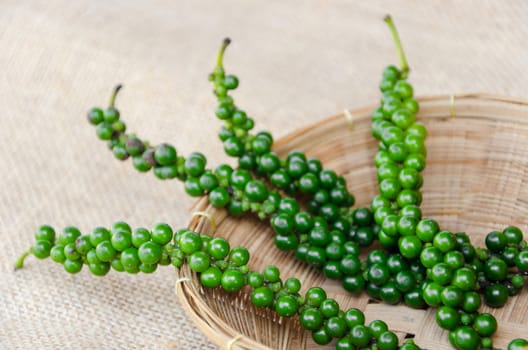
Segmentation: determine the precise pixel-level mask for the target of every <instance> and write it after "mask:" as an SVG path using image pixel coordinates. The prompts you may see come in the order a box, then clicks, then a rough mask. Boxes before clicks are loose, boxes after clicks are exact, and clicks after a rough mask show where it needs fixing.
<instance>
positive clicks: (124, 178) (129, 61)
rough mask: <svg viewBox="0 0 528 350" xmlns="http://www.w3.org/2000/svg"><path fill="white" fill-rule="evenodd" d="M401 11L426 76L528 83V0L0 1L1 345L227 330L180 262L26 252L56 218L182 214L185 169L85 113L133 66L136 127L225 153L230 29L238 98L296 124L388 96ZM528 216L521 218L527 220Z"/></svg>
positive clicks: (67, 221)
mask: <svg viewBox="0 0 528 350" xmlns="http://www.w3.org/2000/svg"><path fill="white" fill-rule="evenodd" d="M386 13H391V14H392V15H393V16H394V18H395V19H396V22H397V24H398V26H399V29H400V33H401V36H402V38H403V42H404V46H405V48H406V51H407V55H408V58H409V60H410V63H411V67H412V70H413V72H412V75H411V81H412V83H413V84H414V86H415V90H416V92H417V94H420V95H424V94H435V93H455V92H481V91H482V92H490V93H498V94H503V95H512V96H517V97H527V91H528V75H527V73H526V71H527V68H528V51H526V45H525V43H526V38H527V37H528V22H526V19H527V18H528V4H526V3H525V2H523V1H509V2H502V1H495V2H484V1H471V2H464V3H461V2H455V1H441V2H440V1H438V2H433V3H430V2H422V1H394V2H390V3H384V2H372V1H369V2H359V1H358V2H350V1H339V2H329V1H292V2H279V1H277V2H271V3H270V2H269V1H267V2H251V3H250V2H244V1H240V0H236V1H235V0H233V1H225V2H221V3H219V2H216V1H202V2H199V3H196V2H174V1H161V0H160V1H150V2H141V1H75V2H72V1H25V2H19V1H3V2H1V3H0V23H1V25H0V48H1V49H2V50H1V53H0V67H2V78H1V79H0V113H1V114H0V121H1V127H0V139H1V140H2V147H0V164H2V167H1V169H2V179H1V180H0V189H1V194H2V200H1V202H0V235H1V239H0V251H1V253H0V274H1V276H0V305H1V307H0V348H1V349H14V348H20V349H28V348H34V349H55V348H82V349H87V348H92V349H102V348H104V349H112V348H119V349H120V348H145V349H158V348H161V349H167V348H169V349H175V348H179V349H209V348H215V347H214V346H213V345H212V344H211V343H210V342H208V340H207V339H206V338H205V337H204V336H203V335H202V334H201V333H200V332H199V331H198V330H196V328H195V327H194V326H193V325H192V324H191V323H190V321H189V320H188V319H187V318H186V316H185V315H184V313H183V311H182V310H181V308H180V306H179V304H178V302H177V300H176V298H175V297H174V294H173V293H174V292H173V286H174V273H173V270H172V269H171V268H161V269H159V270H158V271H157V272H156V273H155V274H153V275H136V276H130V275H125V274H117V273H115V272H113V273H110V274H109V275H107V276H106V277H105V278H102V279H100V278H96V277H92V276H91V275H90V274H89V273H88V272H87V271H82V273H80V274H78V275H75V276H71V275H68V274H67V273H65V272H64V271H63V269H62V267H61V266H59V265H57V264H55V263H53V262H51V261H49V260H47V261H36V259H34V258H29V259H28V260H27V262H26V267H25V268H24V269H23V270H21V271H18V272H16V273H14V272H13V262H14V261H15V260H16V258H17V256H18V255H19V254H20V253H21V252H23V251H24V250H26V249H27V248H28V247H29V245H30V244H31V243H32V240H33V237H32V236H33V231H34V229H35V228H36V227H37V226H38V225H39V224H43V223H49V224H51V225H53V226H55V227H57V228H62V227H64V226H66V225H76V226H78V227H80V228H81V229H82V230H83V231H88V230H90V229H92V228H94V227H95V226H99V225H106V226H109V225H111V224H112V222H114V221H117V220H125V221H127V222H129V223H130V224H131V225H132V226H134V227H137V226H145V227H151V226H152V225H153V224H155V223H156V222H167V223H169V224H171V225H172V226H174V227H182V226H185V225H186V223H187V221H188V218H189V212H188V208H189V206H190V205H191V203H192V200H191V199H190V198H189V197H188V196H187V195H186V194H185V192H184V191H183V188H182V185H181V184H180V183H177V182H176V181H167V182H162V181H159V180H157V179H156V178H154V176H152V174H149V175H141V174H138V173H137V172H136V171H135V170H134V169H133V168H132V166H131V165H130V164H129V163H120V162H118V161H116V160H115V159H114V158H113V156H112V154H111V153H110V152H109V151H108V149H107V147H106V146H105V145H104V144H103V143H102V142H100V141H98V140H97V138H96V136H95V131H94V128H93V127H91V126H89V125H88V123H87V122H86V119H85V113H86V110H87V109H88V108H89V107H91V106H93V105H99V106H105V105H106V103H107V100H108V97H109V94H110V91H111V89H112V87H113V85H114V84H116V83H120V82H122V83H124V84H125V89H124V90H123V92H122V95H121V96H120V97H119V98H118V106H119V108H120V109H121V111H122V116H123V119H124V120H125V121H126V122H127V124H128V127H129V130H133V131H137V132H138V134H139V135H141V136H142V137H143V138H145V139H148V140H150V141H152V142H153V143H158V142H162V141H169V142H172V143H173V144H175V145H176V146H177V147H178V150H179V151H180V152H181V153H182V154H188V153H190V152H191V151H194V150H200V151H202V152H203V153H204V154H206V155H207V157H208V160H209V164H210V166H216V165H218V164H220V163H221V162H224V161H228V162H230V163H231V164H233V163H234V162H233V161H232V160H228V159H227V158H226V157H225V156H224V155H223V152H222V148H221V147H220V146H219V143H218V141H217V137H216V132H217V129H218V127H219V125H220V124H219V123H218V122H217V121H216V120H215V117H214V114H213V112H212V111H213V108H214V106H215V103H214V97H213V96H212V94H211V86H210V85H209V82H208V81H207V74H208V72H209V70H210V69H211V68H212V66H213V64H214V56H215V54H216V49H217V47H218V45H219V43H220V41H221V39H222V38H223V37H224V36H231V37H232V39H233V45H232V47H231V48H230V49H229V52H228V54H227V57H226V65H227V68H228V69H229V70H230V71H232V72H234V73H236V74H237V75H238V76H239V77H240V78H241V86H240V89H239V90H238V91H237V92H236V98H237V101H238V102H239V104H240V106H241V107H243V108H245V109H246V110H247V111H248V112H249V113H250V114H251V115H252V116H254V117H255V119H256V121H257V128H258V129H259V130H262V129H267V130H271V131H272V132H273V133H274V134H275V135H276V136H282V135H285V134H286V133H288V132H291V131H293V130H295V129H296V128H298V127H299V126H301V125H305V124H307V123H310V122H314V121H316V120H318V119H320V118H322V117H324V116H326V115H329V114H335V113H336V112H340V111H342V110H343V109H344V108H350V107H357V106H360V105H364V104H370V103H372V102H374V101H377V99H378V98H379V93H378V90H377V84H378V79H379V76H380V72H381V69H382V68H383V67H384V66H385V65H386V64H387V63H396V62H397V61H396V56H395V53H394V48H393V45H392V41H391V38H390V35H389V33H388V31H387V29H386V28H385V25H384V23H383V22H382V21H381V18H382V17H383V15H385V14H386ZM527 228H528V227H526V226H525V227H523V229H524V230H526V229H527Z"/></svg>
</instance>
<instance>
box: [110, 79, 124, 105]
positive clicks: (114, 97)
mask: <svg viewBox="0 0 528 350" xmlns="http://www.w3.org/2000/svg"><path fill="white" fill-rule="evenodd" d="M122 87H123V85H122V84H119V85H117V86H116V87H115V88H114V92H112V96H110V104H109V107H114V105H115V100H116V97H117V93H118V92H119V90H121V88H122Z"/></svg>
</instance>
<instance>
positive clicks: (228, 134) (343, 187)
mask: <svg viewBox="0 0 528 350" xmlns="http://www.w3.org/2000/svg"><path fill="white" fill-rule="evenodd" d="M229 43H230V40H229V39H225V40H224V42H223V45H222V46H221V48H220V51H219V53H218V58H217V65H216V67H215V69H214V70H213V72H212V73H211V74H210V76H209V80H210V81H211V82H213V84H214V93H215V95H216V97H217V99H218V107H217V108H216V111H215V113H216V116H217V117H218V118H219V119H221V120H223V121H224V126H222V128H221V130H220V133H219V137H220V140H221V141H222V142H223V143H224V150H225V152H226V153H227V154H228V155H230V156H233V157H237V158H238V164H239V166H240V168H241V169H246V170H250V171H252V172H254V173H255V174H257V175H258V176H260V177H263V178H264V179H266V180H268V181H270V182H271V184H272V185H273V186H274V187H276V188H277V189H280V190H282V191H284V192H285V193H287V194H288V195H292V196H293V195H297V194H303V195H304V196H305V198H306V199H307V201H308V208H309V209H310V212H311V213H312V214H314V215H321V216H325V215H326V216H330V218H329V219H334V220H335V219H336V218H337V216H338V215H339V210H338V209H339V208H345V209H346V208H349V207H350V206H352V205H353V204H354V201H355V199H354V196H353V195H352V194H351V193H350V192H348V190H347V184H346V181H345V179H344V178H343V177H341V176H337V175H336V174H335V172H334V171H332V170H323V168H322V165H321V161H320V160H318V159H316V158H309V159H307V157H306V155H304V153H302V152H300V151H295V152H292V153H290V154H289V155H288V157H287V158H286V159H280V158H279V156H278V155H277V154H276V153H275V152H273V151H272V150H271V148H272V146H273V136H272V135H271V134H270V133H269V132H267V131H262V132H259V133H257V134H255V135H254V134H252V133H251V130H252V129H253V127H254V124H255V123H254V120H253V119H252V118H250V117H248V116H247V113H246V112H245V111H244V110H242V109H240V108H238V107H237V106H236V105H235V104H234V100H233V98H232V97H231V96H230V95H229V91H231V90H234V89H236V88H237V87H238V84H239V80H238V78H237V77H236V76H235V75H226V73H225V69H224V67H223V56H224V53H225V50H226V48H227V46H228V45H229Z"/></svg>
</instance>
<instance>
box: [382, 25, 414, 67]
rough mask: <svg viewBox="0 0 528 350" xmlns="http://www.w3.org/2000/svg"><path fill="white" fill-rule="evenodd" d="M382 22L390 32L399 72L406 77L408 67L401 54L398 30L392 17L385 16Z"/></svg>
mask: <svg viewBox="0 0 528 350" xmlns="http://www.w3.org/2000/svg"><path fill="white" fill-rule="evenodd" d="M384 21H385V23H387V25H388V26H389V30H390V31H391V33H392V37H393V38H394V44H395V45H396V51H397V52H398V56H399V57H400V63H401V71H402V73H403V74H404V75H407V73H409V65H408V63H407V59H406V58H405V53H404V52H403V47H402V44H401V41H400V36H399V34H398V30H397V29H396V26H395V25H394V21H393V20H392V17H391V16H390V15H387V16H385V18H384Z"/></svg>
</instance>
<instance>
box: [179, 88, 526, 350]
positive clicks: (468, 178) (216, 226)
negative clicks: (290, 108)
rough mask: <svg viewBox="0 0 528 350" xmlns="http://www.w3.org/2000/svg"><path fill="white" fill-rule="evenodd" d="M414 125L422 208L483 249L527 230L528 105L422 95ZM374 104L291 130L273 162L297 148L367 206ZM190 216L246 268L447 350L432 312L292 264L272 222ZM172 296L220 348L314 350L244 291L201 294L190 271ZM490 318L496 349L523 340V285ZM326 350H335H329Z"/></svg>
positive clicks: (214, 212)
mask: <svg viewBox="0 0 528 350" xmlns="http://www.w3.org/2000/svg"><path fill="white" fill-rule="evenodd" d="M419 102H420V104H421V110H420V113H419V116H418V117H419V120H420V121H422V122H423V123H424V124H425V125H426V126H427V129H428V131H429V137H428V139H427V141H426V145H427V148H428V156H427V160H428V162H427V168H426V170H425V172H424V179H425V184H424V187H423V197H424V199H423V204H422V210H423V214H424V216H425V217H432V218H435V219H436V220H438V221H439V223H440V225H441V227H443V228H444V229H448V230H451V231H453V232H467V233H468V234H469V235H470V236H471V239H472V241H473V242H474V243H476V244H477V245H479V246H484V237H485V235H486V234H487V233H488V232H489V231H491V230H501V229H503V228H504V227H506V226H508V225H517V226H519V227H520V228H521V229H522V230H523V231H524V232H527V233H528V221H527V220H526V218H527V217H528V186H527V185H526V182H527V181H528V156H527V155H526V152H525V151H526V149H527V148H528V101H521V100H513V99H510V98H504V97H499V96H491V95H484V94H464V95H451V96H448V95H446V96H434V97H424V98H420V99H419ZM373 109H374V106H369V107H365V108H361V109H357V110H352V111H350V113H347V114H348V118H347V117H346V116H345V115H344V114H342V115H337V116H333V117H329V118H326V119H323V120H321V121H320V122H318V123H316V124H313V125H310V126H308V127H305V128H303V129H301V130H299V131H296V132H294V133H292V134H290V135H288V136H286V137H284V138H282V139H280V140H278V141H277V142H276V143H275V148H274V150H275V151H276V152H277V153H278V154H279V155H286V154H287V153H288V152H289V151H291V150H294V149H299V150H302V151H304V152H305V153H306V154H307V155H308V156H316V157H318V158H319V159H321V160H322V162H323V165H324V167H325V168H330V169H334V170H335V171H336V172H337V173H338V174H342V175H343V176H344V177H345V178H346V180H347V182H348V186H349V189H350V190H351V192H352V193H354V195H355V196H356V203H357V205H366V204H368V203H369V201H370V199H371V198H372V197H373V196H374V195H375V194H376V193H377V181H376V175H375V169H374V166H373V159H374V155H375V152H376V150H377V143H376V141H375V140H374V139H373V137H372V136H371V134H370V113H371V112H372V110H373ZM193 211H205V212H208V213H209V214H210V216H211V218H212V219H213V222H212V221H211V220H210V218H206V217H203V216H193V218H192V220H191V221H190V224H189V226H190V228H191V229H194V230H197V231H199V232H203V233H209V234H213V235H214V236H222V237H225V238H226V239H228V240H229V242H230V243H231V246H237V245H243V246H245V247H247V248H248V249H249V251H250V252H251V254H252V255H251V261H250V267H251V268H252V269H257V270H260V271H261V270H262V268H263V267H264V266H266V265H269V264H274V265H276V266H278V267H279V269H280V271H281V276H282V277H283V278H287V277H291V276H295V277H298V278H299V279H300V280H301V282H302V283H303V290H302V292H304V291H305V290H306V289H307V288H309V287H310V286H322V287H323V288H324V289H325V290H326V291H327V293H328V295H329V297H333V298H335V299H336V300H337V301H338V302H339V304H340V305H341V307H342V308H349V307H356V308H359V309H361V310H363V311H364V312H365V315H366V318H367V322H369V321H370V320H373V319H382V320H384V321H385V322H387V323H388V325H389V327H390V329H392V330H394V331H396V332H397V334H398V336H399V337H400V340H402V339H404V338H409V337H414V339H415V342H416V344H418V345H420V346H421V347H424V348H428V349H450V348H451V346H450V345H449V342H448V339H447V333H446V332H445V331H443V330H442V329H440V327H438V326H437V325H436V322H435V311H434V310H433V309H428V310H414V309H411V308H408V307H406V306H403V305H399V306H391V305H387V304H383V303H379V302H376V301H374V300H371V299H369V297H368V296H367V295H366V293H363V294H362V295H360V296H355V295H351V294H350V293H348V292H346V291H345V290H344V289H343V288H342V287H341V286H340V283H339V282H336V281H333V280H329V279H327V278H325V277H324V276H323V275H322V273H320V272H319V271H318V270H316V269H314V268H312V267H310V266H307V265H306V264H305V263H301V262H299V261H297V260H296V259H295V257H294V255H293V253H291V252H283V251H279V250H278V249H277V248H276V247H275V246H274V242H273V232H272V230H271V229H270V227H269V225H268V224H266V223H262V222H260V221H259V220H258V219H256V218H251V217H245V218H242V219H235V218H231V217H229V216H228V215H227V213H226V212H225V211H224V210H218V209H215V208H214V207H212V206H211V205H209V204H208V201H207V199H206V198H202V199H200V200H199V201H198V202H197V203H196V204H195V207H194V208H193ZM177 277H178V282H177V283H176V293H177V295H178V297H179V299H180V301H181V304H182V305H183V307H184V308H185V309H186V311H187V313H188V315H189V316H190V317H191V318H192V320H193V321H194V322H195V323H196V325H197V326H198V327H199V328H200V329H201V330H202V331H203V332H204V333H205V334H206V335H207V336H208V337H209V338H210V339H211V340H212V341H213V342H215V343H216V344H217V345H219V346H220V347H221V348H223V349H252V350H256V349H321V346H319V345H317V344H315V343H314V342H313V341H312V339H311V336H310V333H309V332H305V331H303V330H302V329H301V327H300V325H299V321H298V318H292V319H282V318H279V317H277V316H276V315H275V314H274V313H272V312H269V311H267V310H264V311H263V310H260V309H257V308H255V307H253V306H252V305H251V302H250V298H249V292H248V291H245V290H242V291H241V292H239V293H236V294H228V293H225V292H222V291H219V290H206V289H204V288H201V287H200V285H199V280H198V279H197V276H196V274H194V273H192V272H191V271H190V269H189V268H188V267H186V266H184V267H183V268H182V269H181V270H180V271H179V272H178V276H177ZM483 310H484V311H487V312H491V313H493V314H494V315H495V316H496V318H497V320H498V322H499V329H498V331H497V333H496V335H495V337H494V345H495V347H497V348H506V347H507V344H508V342H509V341H510V340H511V339H513V338H517V337H526V336H528V291H527V288H524V290H523V291H522V293H521V294H520V295H518V296H517V297H514V298H511V299H510V300H509V301H508V303H507V304H506V306H504V307H503V308H500V309H490V308H487V307H483ZM327 348H328V349H331V348H333V343H331V344H330V345H328V347H327Z"/></svg>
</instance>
